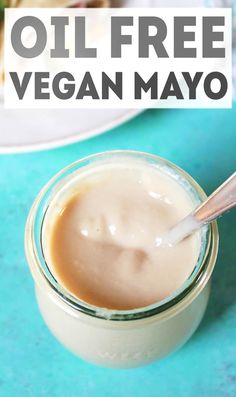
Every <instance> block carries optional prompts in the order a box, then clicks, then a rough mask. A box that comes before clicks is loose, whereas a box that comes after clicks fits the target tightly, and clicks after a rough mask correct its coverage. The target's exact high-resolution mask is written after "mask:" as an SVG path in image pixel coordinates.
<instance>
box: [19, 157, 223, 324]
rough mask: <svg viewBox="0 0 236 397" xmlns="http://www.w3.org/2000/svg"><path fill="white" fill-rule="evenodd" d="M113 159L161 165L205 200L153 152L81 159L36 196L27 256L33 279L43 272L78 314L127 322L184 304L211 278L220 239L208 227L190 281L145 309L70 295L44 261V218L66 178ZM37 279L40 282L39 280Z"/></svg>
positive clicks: (182, 174)
mask: <svg viewBox="0 0 236 397" xmlns="http://www.w3.org/2000/svg"><path fill="white" fill-rule="evenodd" d="M112 156H114V157H117V156H122V157H124V156H129V157H133V158H134V157H136V158H139V159H141V158H142V159H145V160H148V161H150V162H152V163H153V165H156V166H157V165H159V166H160V167H162V168H164V167H166V170H167V169H169V170H171V171H172V172H173V173H175V174H176V175H178V176H180V177H181V178H182V179H183V180H184V181H186V183H188V186H189V187H190V188H191V190H192V193H193V194H195V196H196V197H195V198H196V199H198V200H199V201H202V200H203V199H204V198H205V197H206V195H205V193H204V191H203V190H202V188H201V187H200V186H199V185H198V183H197V182H196V181H195V180H194V179H193V178H192V177H191V176H190V175H189V174H188V173H187V172H185V171H184V170H182V169H181V168H180V167H178V166H176V165H175V164H173V163H172V162H170V161H168V160H166V159H164V158H162V157H159V156H156V155H153V154H150V153H145V152H140V151H130V150H115V151H107V152H101V153H97V154H93V155H90V156H87V157H84V158H82V159H79V160H77V161H75V162H73V163H72V164H69V165H68V166H66V167H65V168H63V169H62V170H61V171H60V172H59V173H57V174H56V175H55V176H54V177H53V178H51V179H50V180H49V182H48V183H47V184H46V185H45V186H44V188H43V189H42V190H41V192H40V193H39V195H38V196H37V198H36V200H35V202H34V204H33V206H32V208H31V211H30V214H29V217H28V220H27V224H26V234H25V248H26V256H27V259H28V262H29V265H30V268H31V272H32V274H33V276H35V271H37V273H38V274H39V273H40V275H41V276H42V277H43V279H44V281H46V283H47V285H48V286H49V288H50V289H52V290H53V291H54V292H55V293H56V295H57V296H58V297H59V298H60V299H61V300H62V301H64V303H65V304H67V305H69V306H70V307H72V308H73V309H75V310H76V311H79V312H82V313H84V314H87V315H89V316H92V317H96V318H100V319H105V320H115V321H126V320H137V319H143V318H147V317H150V316H153V315H156V314H160V313H163V312H165V311H166V310H168V309H171V308H173V307H174V306H175V305H177V304H178V303H180V302H182V301H183V300H184V298H185V297H187V296H188V295H189V294H190V292H191V291H192V290H194V289H195V288H196V287H197V286H198V285H200V284H201V281H202V280H203V279H204V284H205V283H206V281H207V280H206V279H208V278H209V277H210V274H211V272H210V273H209V275H208V278H206V277H204V275H205V274H206V269H207V268H208V264H209V263H210V262H211V260H210V259H211V257H212V249H214V247H215V250H216V252H217V244H214V241H213V237H214V234H216V238H217V229H216V228H215V229H216V230H214V225H213V226H212V225H211V226H209V225H208V226H206V227H205V231H204V235H203V237H202V239H201V240H202V241H201V248H200V253H199V257H198V260H197V262H196V265H195V267H194V269H193V271H192V273H191V275H190V276H189V277H188V278H187V280H186V281H185V282H184V283H183V284H182V286H181V287H180V288H178V289H177V290H176V291H174V293H173V294H171V295H169V296H168V297H166V298H165V299H163V300H161V301H158V302H156V303H153V304H151V305H148V306H145V307H139V308H136V309H131V310H113V309H106V308H100V307H97V306H95V305H92V304H89V303H87V302H85V301H82V300H80V299H79V298H77V297H75V296H74V295H72V294H70V292H69V291H68V290H67V289H66V288H65V287H63V286H62V285H61V284H59V283H58V281H57V280H56V278H55V277H54V276H53V274H52V273H51V271H50V269H49V266H48V264H47V262H46V259H45V255H44V251H43V242H42V228H43V222H44V220H45V215H46V212H47V210H48V208H49V205H50V200H52V199H53V197H54V195H55V188H56V186H58V185H59V183H62V181H63V179H64V178H65V177H66V176H68V175H70V174H71V173H72V172H75V171H76V170H78V169H81V168H83V166H85V165H86V164H90V163H91V162H94V161H96V160H102V159H110V158H111V157H112ZM83 164H84V165H83ZM215 257H216V255H214V258H215ZM214 258H213V261H214ZM213 267H214V263H213V266H212V270H213ZM212 270H211V271H212ZM34 278H35V281H36V282H37V280H36V278H37V277H34ZM202 288H203V286H202V287H201V289H202Z"/></svg>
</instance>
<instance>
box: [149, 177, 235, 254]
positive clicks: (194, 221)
mask: <svg viewBox="0 0 236 397" xmlns="http://www.w3.org/2000/svg"><path fill="white" fill-rule="evenodd" d="M235 206H236V172H234V173H233V175H231V177H229V178H228V179H227V180H226V181H225V182H224V183H223V184H222V185H221V186H220V187H218V189H217V190H215V192H214V193H212V194H211V195H210V196H209V197H208V198H207V199H206V200H205V201H204V202H203V203H201V204H200V205H199V206H198V207H197V208H196V209H195V210H194V211H193V212H192V213H191V214H189V215H188V216H186V218H184V219H182V220H181V221H180V222H179V223H177V225H175V226H174V227H173V228H171V229H170V230H168V231H167V232H166V233H165V234H164V235H163V236H161V237H159V238H157V239H156V242H155V245H156V246H157V247H164V246H173V245H175V244H177V243H179V242H180V241H182V240H184V239H185V238H186V237H188V236H189V235H190V234H192V233H193V232H195V231H196V230H198V229H200V228H201V227H202V226H204V225H207V224H208V223H210V222H212V221H213V220H215V219H216V218H218V217H219V216H220V215H222V214H223V213H224V212H226V211H228V210H230V209H231V208H233V207H235Z"/></svg>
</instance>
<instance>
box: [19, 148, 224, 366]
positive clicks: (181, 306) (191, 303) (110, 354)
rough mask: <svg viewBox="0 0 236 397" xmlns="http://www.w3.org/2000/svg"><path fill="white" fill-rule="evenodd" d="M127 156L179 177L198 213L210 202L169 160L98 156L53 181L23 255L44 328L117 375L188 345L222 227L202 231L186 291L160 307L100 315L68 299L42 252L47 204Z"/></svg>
mask: <svg viewBox="0 0 236 397" xmlns="http://www.w3.org/2000/svg"><path fill="white" fill-rule="evenodd" d="M125 156H127V158H129V159H130V158H132V159H134V160H142V161H145V162H146V163H148V164H149V165H150V166H151V167H158V168H160V167H161V168H162V169H163V170H165V172H168V173H171V175H175V176H176V177H178V181H179V183H181V184H183V185H184V187H185V188H186V189H188V192H189V194H190V195H191V198H192V200H193V201H194V203H195V204H196V205H197V204H198V203H199V202H200V201H202V200H204V199H205V197H206V196H205V193H204V192H203V190H202V189H201V188H200V186H199V185H198V184H197V183H196V182H195V181H194V180H193V179H192V178H191V177H190V176H189V175H188V174H187V173H185V172H184V171H183V170H181V169H180V168H178V167H176V166H175V165H173V164H172V163H170V162H169V161H167V160H164V159H162V158H160V157H157V156H154V155H151V154H146V153H141V152H130V151H115V152H107V153H101V154H97V155H93V156H89V157H87V158H85V159H82V160H79V161H77V162H75V163H74V164H72V165H70V166H68V167H66V168H65V169H64V170H62V171H61V172H60V173H59V174H57V175H56V176H55V177H54V178H53V179H52V180H51V181H49V183H48V184H47V185H46V186H45V187H44V188H43V190H42V191H41V192H40V193H39V195H38V197H37V198H36V200H35V202H34V204H33V206H32V209H31V211H30V214H29V217H28V220H27V224H26V232H25V248H26V255H27V259H28V263H29V266H30V270H31V272H32V276H33V278H34V282H35V290H36V297H37V301H38V305H39V308H40V311H41V314H42V316H43V318H44V320H45V322H46V324H47V326H48V327H49V329H50V330H51V332H52V333H53V334H54V335H55V337H56V338H57V339H58V340H59V341H60V342H61V343H62V344H64V345H65V346H66V347H67V348H68V349H70V350H71V351H72V352H74V353H75V354H77V355H78V356H80V357H82V358H83V359H85V360H88V361H90V362H92V363H95V364H98V365H102V366H106V367H114V368H128V367H136V366H141V365H144V364H147V363H149V362H151V361H154V360H157V359H160V358H162V357H164V356H166V355H167V354H169V353H171V352H173V351H174V350H176V349H177V348H179V347H180V346H181V345H183V344H184V343H185V342H186V341H187V340H188V339H189V338H190V336H191V335H192V334H193V333H194V331H195V330H196V328H197V327H198V325H199V323H200V321H201V319H202V317H203V314H204V311H205V309H206V306H207V302H208V297H209V291H210V277H211V274H212V271H213V269H214V265H215V261H216V257H217V251H218V231H217V225H216V223H212V225H211V226H207V227H205V231H204V235H203V234H202V243H201V250H200V255H199V258H198V262H197V264H196V266H195V268H194V270H193V272H192V274H191V275H190V276H189V278H188V279H187V280H186V281H185V283H184V285H183V286H182V287H181V288H180V289H178V290H177V291H175V293H174V294H172V295H171V296H169V297H167V298H166V299H164V300H163V301H161V302H157V303H155V304H153V305H150V306H147V307H144V308H138V309H134V310H124V311H119V310H118V311H114V310H108V309H101V308H97V307H95V306H93V305H90V304H87V303H86V302H83V301H81V300H79V299H77V298H75V297H74V296H72V295H70V293H69V292H68V291H67V290H65V289H64V288H63V286H62V285H60V284H59V283H58V282H57V280H56V279H55V277H54V276H53V274H52V273H51V272H50V269H49V267H48V265H47V262H46V260H45V255H44V251H43V249H44V247H43V237H42V236H43V232H42V230H43V226H44V221H45V216H46V214H47V211H48V210H49V209H50V203H51V202H52V200H53V198H55V195H56V194H58V192H60V190H61V189H63V186H64V187H65V185H66V183H67V182H68V180H70V179H73V178H74V177H75V176H76V178H78V177H79V173H81V175H82V173H83V172H84V170H86V167H88V166H89V167H91V166H93V167H96V166H98V165H99V164H101V162H104V161H118V162H119V161H121V159H122V161H124V158H125Z"/></svg>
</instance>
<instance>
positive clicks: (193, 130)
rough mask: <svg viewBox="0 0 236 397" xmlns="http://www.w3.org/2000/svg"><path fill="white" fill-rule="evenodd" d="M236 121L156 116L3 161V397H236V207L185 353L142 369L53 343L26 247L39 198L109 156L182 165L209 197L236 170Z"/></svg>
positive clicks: (220, 114) (223, 116) (187, 113)
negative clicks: (63, 172) (94, 156)
mask: <svg viewBox="0 0 236 397" xmlns="http://www.w3.org/2000/svg"><path fill="white" fill-rule="evenodd" d="M235 121H236V106H234V108H233V109H232V110H150V111H146V112H145V113H143V114H142V115H140V116H138V117H137V118H136V119H133V120H131V121H130V122H128V123H126V124H125V125H123V126H120V127H118V128H116V129H114V130H112V131H110V132H109V133H106V134H104V135H101V136H98V137H96V138H93V139H90V140H88V141H86V142H82V143H78V144H75V145H72V146H68V147H65V148H60V149H56V150H52V151H47V152H40V153H33V154H21V155H8V156H3V155H2V156H0V293H1V299H0V397H29V396H30V397H44V396H45V397H172V396H173V397H191V396H193V397H195V396H201V397H235V396H236V232H235V230H236V229H235V223H236V211H233V212H231V213H230V214H227V215H225V216H224V217H223V218H221V219H220V221H219V229H220V252H219V258H218V262H217V266H216V269H215V272H214V276H213V284H212V294H211V298H210V303H209V306H208V309H207V313H206V315H205V317H204V320H203V322H202V323H201V325H200V327H199V329H198V330H197V332H196V333H195V335H194V336H193V337H192V338H191V340H190V341H189V342H188V343H187V344H186V345H185V346H184V347H183V348H182V349H181V350H179V351H178V352H177V353H175V354H173V355H171V356H170V357H168V358H166V359H164V360H163V361H161V362H156V363H154V364H152V365H149V366H146V367H144V368H139V369H132V370H107V369H103V368H98V367H95V366H92V365H90V364H87V363H85V362H83V361H81V360H80V359H79V358H76V357H74V356H73V355H72V354H71V353H69V352H68V351H67V350H66V349H65V348H64V347H62V346H61V345H60V344H59V343H58V342H57V341H56V340H55V339H54V338H53V337H52V335H51V334H50V332H49V331H48V329H47V328H46V326H45V325H44V323H43V321H42V319H41V317H40V315H39V312H38V309H37V306H36V302H35V298H34V288H33V282H32V279H31V275H30V273H29V270H28V267H27V263H26V260H25V256H24V248H23V234H24V226H25V221H26V217H27V214H28V211H29V209H30V206H31V204H32V201H33V199H34V198H35V196H36V194H37V193H38V191H39V189H40V188H41V187H42V186H43V185H44V184H45V182H47V181H48V179H49V178H50V177H51V176H52V175H53V174H54V173H55V172H57V171H58V170H60V169H61V168H62V167H64V166H66V165H67V164H69V163H71V162H73V161H74V160H77V159H78V158H81V157H84V156H86V155H88V154H91V153H95V152H100V151H104V150H111V149H136V150H143V151H147V152H151V153H155V154H158V155H160V156H163V157H166V158H167V159H169V160H171V161H173V162H175V163H176V164H178V165H179V166H181V167H183V168H184V169H185V170H186V171H188V172H189V173H190V174H191V175H192V176H193V177H194V178H195V179H196V180H197V181H198V182H199V183H200V184H201V186H202V187H203V188H204V189H205V190H206V192H207V193H210V192H211V191H212V190H213V189H214V188H216V187H217V186H218V185H219V184H220V183H221V182H222V181H223V180H224V179H225V178H227V177H228V176H229V175H230V174H231V173H232V172H233V171H235V169H236V124H235ZM0 133H4V131H2V130H1V126H0ZM32 133H33V131H32Z"/></svg>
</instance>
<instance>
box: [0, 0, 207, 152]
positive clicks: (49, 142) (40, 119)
mask: <svg viewBox="0 0 236 397" xmlns="http://www.w3.org/2000/svg"><path fill="white" fill-rule="evenodd" d="M187 1H188V0H178V1H176V0H139V1H136V0H124V2H125V6H126V7H135V6H138V7H148V6H149V7H155V6H159V7H161V6H162V7H163V6H166V7H167V6H174V5H175V6H176V5H178V6H181V5H182V6H183V5H187V4H186V2H187ZM200 1H201V0H200ZM193 2H194V3H198V5H199V0H193ZM191 5H196V4H191ZM0 94H1V93H0ZM0 100H1V98H0ZM0 102H1V101H0ZM138 113H140V110H124V109H119V110H110V109H108V110H81V109H78V110H75V109H71V110H54V109H50V110H49V109H48V110H41V109H37V110H6V109H4V108H3V106H2V105H1V104H0V153H16V152H25V151H34V150H42V149H50V148H54V147H58V146H62V145H67V144H70V143H74V142H78V141H81V140H84V139H87V138H89V137H92V136H95V135H97V134H101V133H102V132H105V131H107V130H109V129H111V128H114V127H115V126H117V125H119V124H121V123H123V122H125V121H127V120H128V119H130V118H131V117H134V116H135V115H137V114H138Z"/></svg>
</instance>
